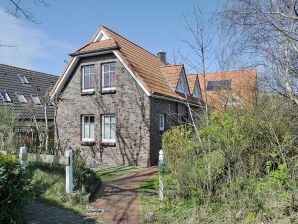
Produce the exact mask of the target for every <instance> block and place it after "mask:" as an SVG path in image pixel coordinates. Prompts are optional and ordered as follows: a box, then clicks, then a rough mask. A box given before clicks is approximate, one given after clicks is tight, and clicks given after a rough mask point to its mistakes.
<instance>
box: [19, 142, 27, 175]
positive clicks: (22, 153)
mask: <svg viewBox="0 0 298 224" xmlns="http://www.w3.org/2000/svg"><path fill="white" fill-rule="evenodd" d="M27 156H28V154H27V148H26V146H22V147H20V150H19V158H20V163H21V167H22V169H23V170H25V169H26V166H27V162H26V158H27Z"/></svg>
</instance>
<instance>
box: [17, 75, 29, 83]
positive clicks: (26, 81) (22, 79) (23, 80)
mask: <svg viewBox="0 0 298 224" xmlns="http://www.w3.org/2000/svg"><path fill="white" fill-rule="evenodd" d="M19 78H20V80H21V81H22V83H23V84H25V85H29V84H30V83H29V81H28V79H27V77H26V75H24V74H19Z"/></svg>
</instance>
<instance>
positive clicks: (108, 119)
mask: <svg viewBox="0 0 298 224" xmlns="http://www.w3.org/2000/svg"><path fill="white" fill-rule="evenodd" d="M104 123H105V124H110V116H107V115H106V116H104Z"/></svg>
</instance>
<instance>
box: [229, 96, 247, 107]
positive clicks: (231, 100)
mask: <svg viewBox="0 0 298 224" xmlns="http://www.w3.org/2000/svg"><path fill="white" fill-rule="evenodd" d="M242 103H243V102H242V100H241V98H240V97H239V96H236V95H233V96H230V97H229V98H228V99H227V105H229V106H231V105H232V106H235V105H239V104H242Z"/></svg>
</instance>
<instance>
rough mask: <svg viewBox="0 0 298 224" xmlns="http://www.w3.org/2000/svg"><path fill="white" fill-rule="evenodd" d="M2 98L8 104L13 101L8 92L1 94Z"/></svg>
mask: <svg viewBox="0 0 298 224" xmlns="http://www.w3.org/2000/svg"><path fill="white" fill-rule="evenodd" d="M0 98H1V99H2V100H3V101H4V102H7V103H10V102H11V99H10V97H9V95H8V93H7V92H0Z"/></svg>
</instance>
